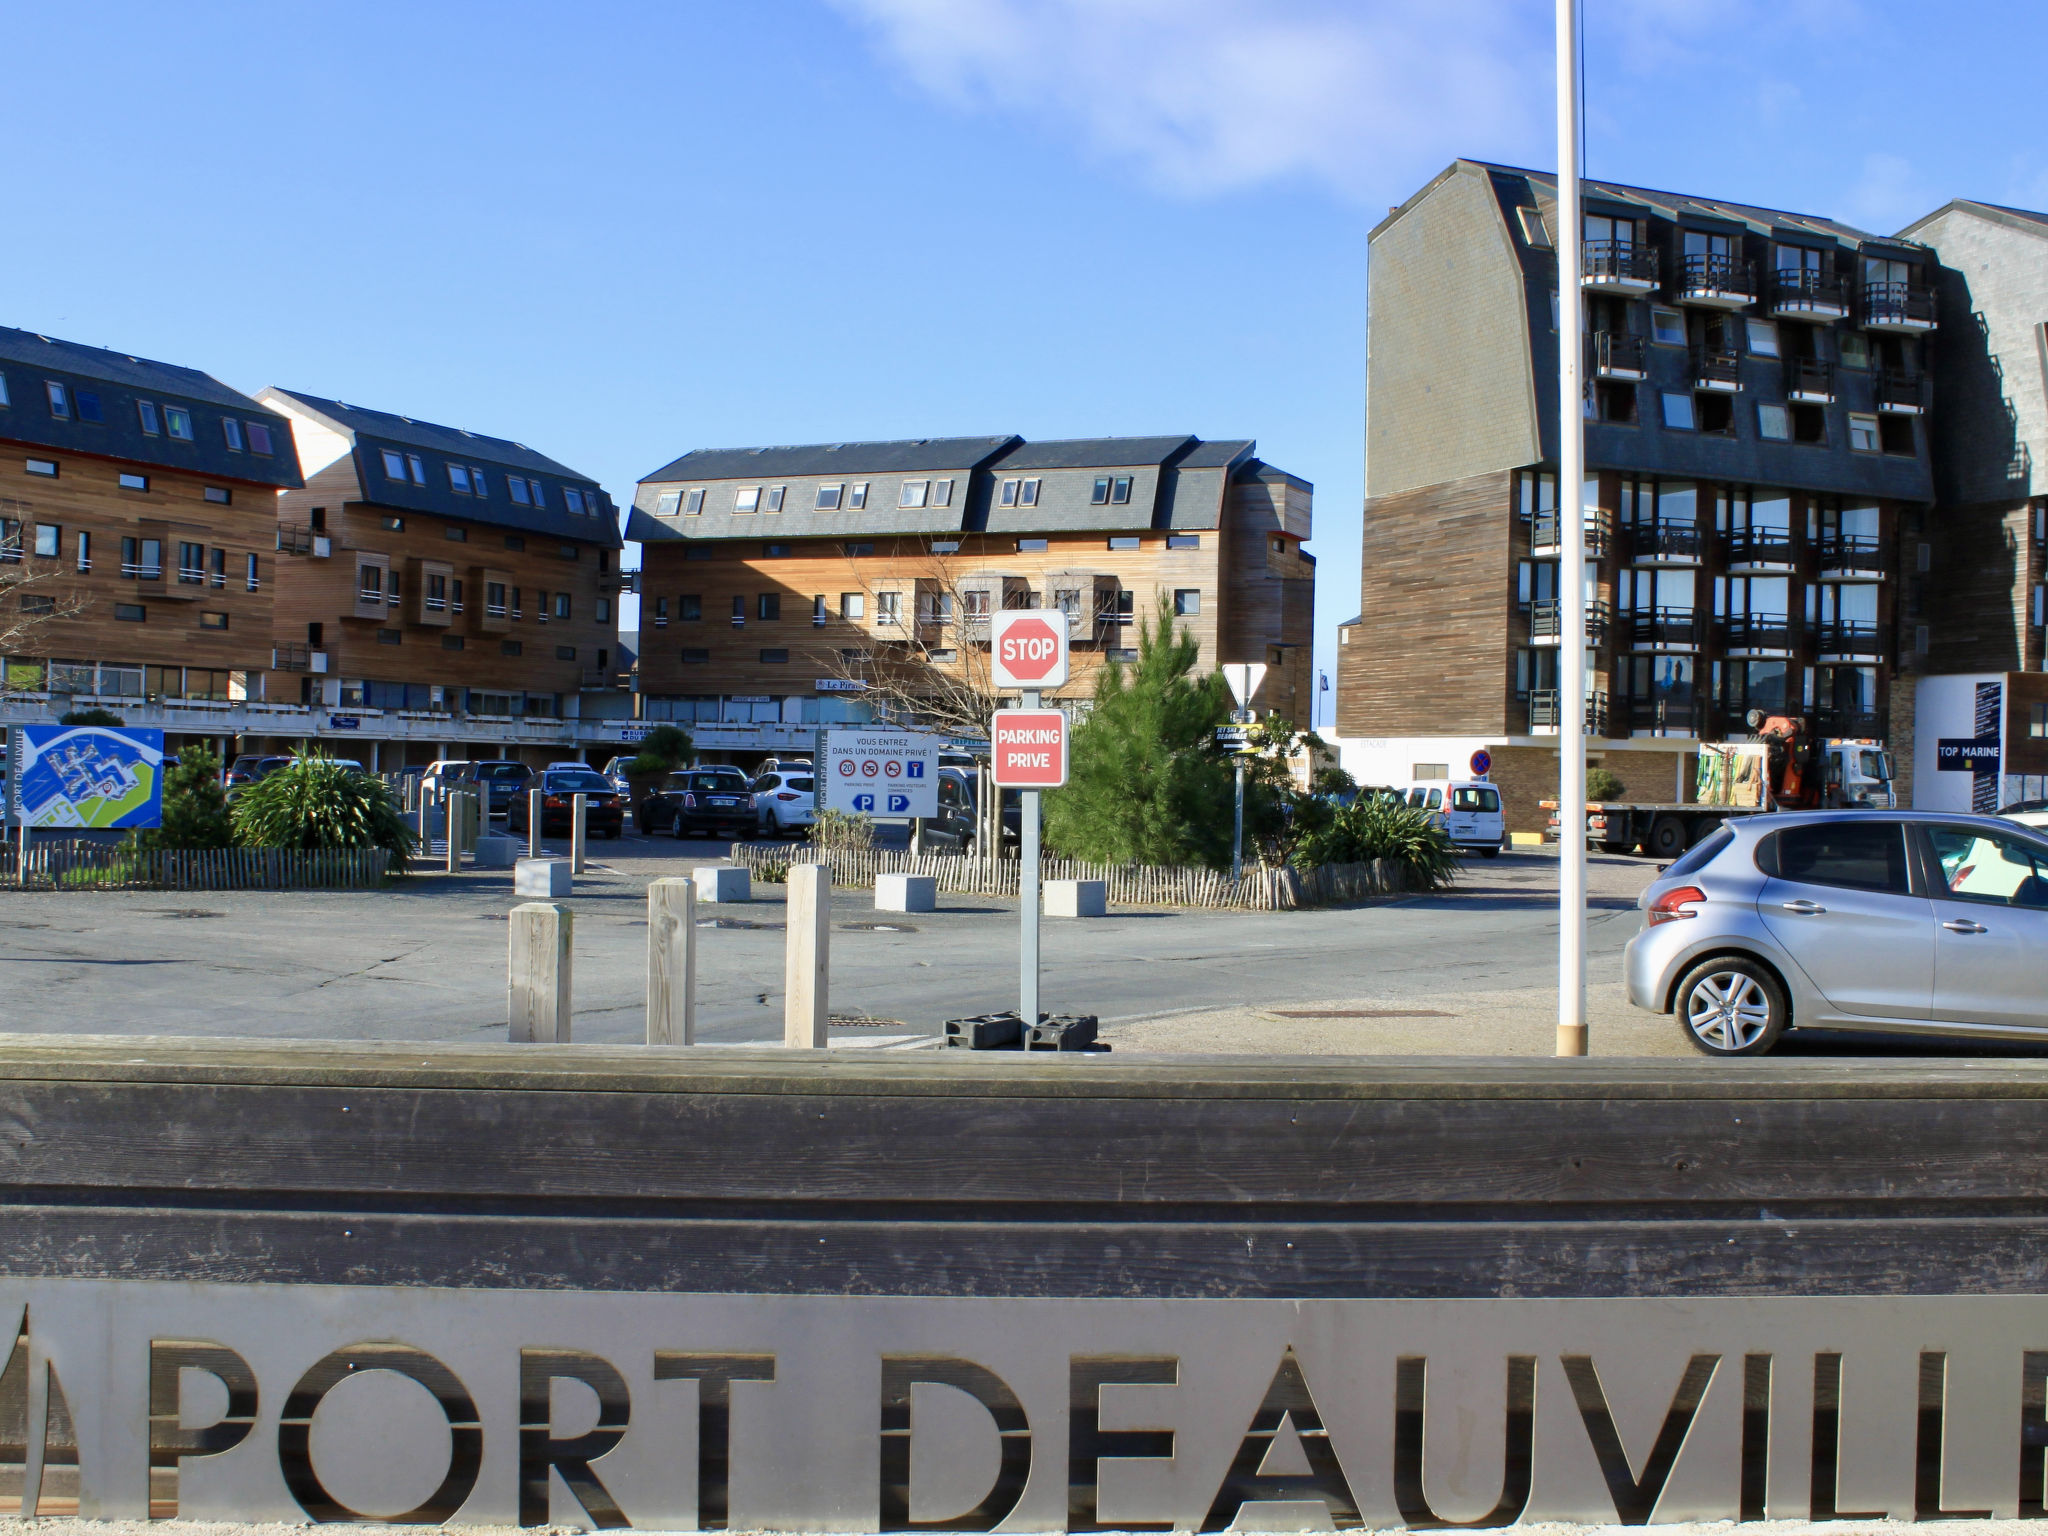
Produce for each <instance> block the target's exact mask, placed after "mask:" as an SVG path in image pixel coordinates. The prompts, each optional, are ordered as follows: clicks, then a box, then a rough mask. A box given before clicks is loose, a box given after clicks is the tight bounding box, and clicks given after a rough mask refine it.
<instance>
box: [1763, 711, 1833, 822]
mask: <svg viewBox="0 0 2048 1536" xmlns="http://www.w3.org/2000/svg"><path fill="white" fill-rule="evenodd" d="M1748 721H1749V729H1750V737H1749V739H1750V740H1751V741H1752V742H1754V743H1756V744H1758V745H1760V746H1761V747H1762V748H1763V749H1764V753H1763V757H1764V784H1765V787H1766V788H1767V790H1768V791H1769V795H1770V798H1769V801H1768V802H1767V803H1768V804H1769V805H1770V806H1771V807H1772V808H1773V809H1776V810H1780V811H1817V810H1821V809H1823V808H1824V807H1826V806H1828V805H1830V804H1831V803H1833V800H1834V796H1833V794H1832V792H1831V789H1830V786H1829V783H1828V772H1827V753H1826V750H1825V748H1824V746H1823V744H1822V743H1821V741H1820V740H1819V738H1817V737H1816V736H1815V735H1814V734H1813V733H1812V731H1810V730H1809V729H1808V728H1807V724H1806V721H1805V719H1804V718H1802V717H1801V716H1798V715H1767V714H1765V713H1764V712H1763V711H1762V710H1760V709H1752V710H1751V711H1750V712H1749V715H1748Z"/></svg>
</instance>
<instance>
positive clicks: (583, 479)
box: [277, 389, 597, 487]
mask: <svg viewBox="0 0 2048 1536" xmlns="http://www.w3.org/2000/svg"><path fill="white" fill-rule="evenodd" d="M277 393H278V394H280V395H283V396H285V397H287V398H288V399H291V400H295V401H297V402H298V403H299V404H300V405H303V406H305V407H306V408H307V409H308V410H310V411H313V412H316V413H317V414H319V415H321V416H325V417H326V418H327V419H328V420H329V421H331V422H333V423H334V424H335V425H336V426H337V427H339V428H340V429H341V430H343V431H348V432H358V433H362V434H364V435H366V436H369V437H374V438H376V439H377V440H378V441H380V442H386V443H395V444H398V445H400V446H403V447H407V448H424V449H427V450H428V451H430V452H433V453H440V454H446V455H447V456H448V457H450V458H453V459H457V460H459V461H461V462H462V463H465V464H469V463H474V462H476V461H477V460H478V459H481V460H482V461H483V462H484V463H486V464H498V465H502V466H504V467H505V468H507V469H523V470H525V471H526V472H527V473H528V474H541V475H553V476H556V477H557V478H559V479H562V480H567V481H571V482H573V483H574V484H575V485H577V486H579V487H581V486H586V485H590V486H594V485H596V484H597V482H596V481H595V480H593V479H591V478H590V476H588V475H584V474H579V473H577V472H576V471H575V470H573V469H571V468H570V467H569V466H568V465H566V464H564V463H562V462H560V461H559V460H556V459H551V458H549V457H548V456H547V455H546V454H544V453H536V452H535V451H534V450H533V449H531V448H529V447H527V446H526V444H524V443H515V442H513V441H512V440H511V439H510V438H504V437H489V436H486V435H485V434H484V433H481V432H466V431H464V430H463V429H462V428H461V427H443V426H437V425H435V424H434V423H433V422H431V421H419V420H416V419H415V418H413V417H410V416H395V415H393V414H392V413H391V412H389V411H373V410H371V409H370V408H369V407H368V406H362V405H349V404H347V403H346V402H344V401H341V400H328V399H325V398H323V397H322V396H320V395H309V394H307V393H306V392H305V391H304V390H298V389H280V390H278V391H277Z"/></svg>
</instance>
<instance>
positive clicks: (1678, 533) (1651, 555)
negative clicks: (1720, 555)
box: [1629, 517, 1700, 560]
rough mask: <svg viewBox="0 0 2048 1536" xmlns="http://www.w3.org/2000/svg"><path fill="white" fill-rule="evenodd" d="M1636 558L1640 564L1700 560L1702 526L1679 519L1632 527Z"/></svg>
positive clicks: (1670, 518) (1666, 518)
mask: <svg viewBox="0 0 2048 1536" xmlns="http://www.w3.org/2000/svg"><path fill="white" fill-rule="evenodd" d="M1629 529H1630V532H1631V533H1632V534H1633V535H1634V538H1633V539H1632V541H1631V549H1632V552H1633V556H1634V558H1635V559H1637V560H1697V559H1699V557H1700V525H1699V524H1698V523H1688V522H1685V521H1683V520H1681V519H1679V518H1672V517H1658V518H1651V519H1649V520H1647V521H1645V522H1639V523H1631V524H1630V525H1629Z"/></svg>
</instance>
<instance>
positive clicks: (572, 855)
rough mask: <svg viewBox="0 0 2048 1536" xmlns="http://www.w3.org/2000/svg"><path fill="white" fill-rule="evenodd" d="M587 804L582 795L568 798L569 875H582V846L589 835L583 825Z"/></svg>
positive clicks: (587, 800)
mask: <svg viewBox="0 0 2048 1536" xmlns="http://www.w3.org/2000/svg"><path fill="white" fill-rule="evenodd" d="M589 803H590V802H589V798H588V797H587V796H584V795H571V796H570V797H569V873H570V874H572V875H580V874H582V873H583V845H584V842H585V840H586V839H587V837H588V835H589V834H588V832H587V831H586V829H585V828H584V825H583V808H584V806H586V805H588V804H589Z"/></svg>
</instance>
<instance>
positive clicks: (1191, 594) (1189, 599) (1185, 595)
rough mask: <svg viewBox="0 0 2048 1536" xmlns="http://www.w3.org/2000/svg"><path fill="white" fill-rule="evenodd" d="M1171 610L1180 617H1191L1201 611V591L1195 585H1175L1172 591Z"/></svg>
mask: <svg viewBox="0 0 2048 1536" xmlns="http://www.w3.org/2000/svg"><path fill="white" fill-rule="evenodd" d="M1173 611H1174V613H1175V614H1176V615H1177V616H1178V617H1180V618H1184V619H1186V618H1192V617H1193V616H1194V615H1196V614H1198V613H1200V612H1201V611H1202V593H1201V589H1200V588H1197V587H1176V588H1174V592H1173Z"/></svg>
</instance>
